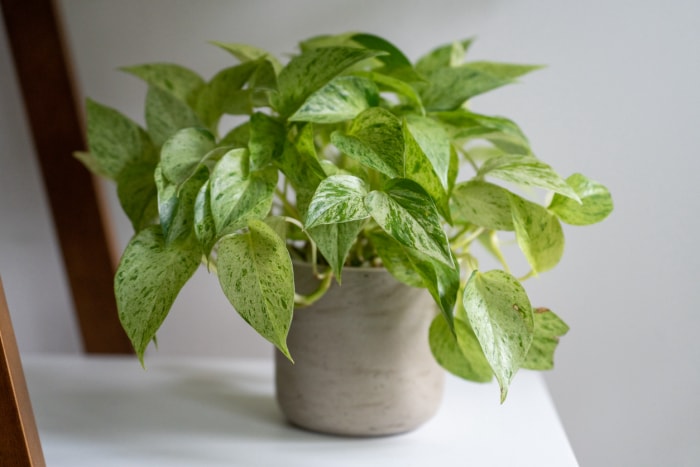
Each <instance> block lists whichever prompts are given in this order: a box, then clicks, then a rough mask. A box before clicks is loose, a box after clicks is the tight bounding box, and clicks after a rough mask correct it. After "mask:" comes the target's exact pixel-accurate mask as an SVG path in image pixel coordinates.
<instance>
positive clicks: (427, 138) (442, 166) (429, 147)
mask: <svg viewBox="0 0 700 467" xmlns="http://www.w3.org/2000/svg"><path fill="white" fill-rule="evenodd" d="M406 125H407V127H408V130H409V132H410V133H411V135H412V136H413V138H414V139H415V141H416V143H418V146H419V147H420V148H421V150H422V151H423V153H424V154H425V156H426V157H427V158H428V160H429V161H430V163H431V164H432V167H433V171H434V172H435V174H437V176H438V177H439V179H440V183H442V186H443V187H444V188H445V189H447V187H448V172H449V168H450V140H449V136H448V134H447V132H446V131H445V130H444V128H443V127H442V125H440V124H439V123H438V122H436V121H435V120H433V119H432V118H428V117H421V116H419V115H407V116H406ZM406 166H407V167H406V170H407V171H408V170H410V169H409V164H408V162H407V163H406Z"/></svg>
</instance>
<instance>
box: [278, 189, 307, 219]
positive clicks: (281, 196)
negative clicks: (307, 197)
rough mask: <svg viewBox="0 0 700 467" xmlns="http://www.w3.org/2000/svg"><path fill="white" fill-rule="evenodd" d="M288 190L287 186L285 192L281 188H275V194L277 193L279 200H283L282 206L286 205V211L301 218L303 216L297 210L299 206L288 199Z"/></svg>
mask: <svg viewBox="0 0 700 467" xmlns="http://www.w3.org/2000/svg"><path fill="white" fill-rule="evenodd" d="M286 191H287V189H286V187H285V191H284V192H282V191H280V189H279V188H275V194H276V195H277V197H278V198H279V200H280V201H282V206H283V207H284V211H285V213H286V214H289V215H290V216H293V217H294V218H296V219H301V216H300V215H299V211H297V208H295V207H294V205H292V203H290V202H289V200H288V199H287V194H286ZM302 229H303V227H302Z"/></svg>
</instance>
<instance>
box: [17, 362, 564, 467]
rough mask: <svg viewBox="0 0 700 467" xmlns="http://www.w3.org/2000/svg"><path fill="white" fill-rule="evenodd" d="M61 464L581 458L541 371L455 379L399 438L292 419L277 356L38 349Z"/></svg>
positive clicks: (49, 427)
mask: <svg viewBox="0 0 700 467" xmlns="http://www.w3.org/2000/svg"><path fill="white" fill-rule="evenodd" d="M23 365H24V371H25V376H26V378H27V384H28V387H29V392H30V396H31V399H32V404H33V407H34V413H35V416H36V420H37V424H38V427H39V435H40V437H41V441H42V445H43V449H44V455H45V457H46V461H47V465H48V466H49V467H53V466H56V467H60V466H69V467H79V466H89V467H95V466H101V467H108V466H120V467H122V466H215V465H226V466H241V467H249V466H250V467H254V466H265V467H270V466H283V467H287V466H289V467H297V466H299V467H315V466H318V467H333V466H352V467H357V466H361V467H371V466H401V467H407V466H419V467H424V466H435V465H443V466H466V465H470V466H537V467H544V466H556V467H565V466H575V465H578V464H577V462H576V459H575V457H574V454H573V451H572V450H571V446H570V445H569V442H568V440H567V438H566V434H565V433H564V430H563V429H562V426H561V423H560V422H559V419H558V417H557V414H556V411H555V409H554V406H553V405H552V401H551V399H550V397H549V395H548V393H547V389H546V386H545V384H544V381H543V379H542V377H541V375H539V374H537V373H533V372H527V371H521V372H520V373H519V374H518V375H517V376H516V378H515V381H514V382H513V385H512V387H511V390H510V392H509V395H508V400H507V401H506V403H505V404H504V405H503V406H501V405H499V402H498V390H497V388H496V387H495V386H494V383H491V384H487V385H480V384H474V383H468V382H465V381H461V380H459V379H457V378H453V377H449V376H448V380H447V385H446V391H445V399H444V402H443V405H442V408H441V409H440V411H439V412H438V414H437V415H436V416H435V418H433V419H432V420H431V421H429V422H428V423H427V424H426V425H424V426H423V427H421V428H419V429H418V430H416V431H414V432H412V433H408V434H404V435H399V436H391V437H383V438H373V439H364V438H363V439H345V438H339V437H333V436H325V435H320V434H315V433H310V432H306V431H302V430H300V429H297V428H293V427H291V426H289V425H288V424H286V423H285V421H284V419H283V417H282V415H281V414H280V412H279V411H278V409H277V406H276V403H275V400H274V395H273V369H272V362H271V360H270V361H266V360H220V359H181V358H178V359H174V358H158V357H156V358H152V357H151V358H148V359H147V360H146V365H147V368H148V369H147V371H143V370H142V369H141V367H140V365H139V364H138V362H137V361H136V360H135V359H134V358H123V357H84V356H32V355H30V356H27V357H25V358H24V359H23Z"/></svg>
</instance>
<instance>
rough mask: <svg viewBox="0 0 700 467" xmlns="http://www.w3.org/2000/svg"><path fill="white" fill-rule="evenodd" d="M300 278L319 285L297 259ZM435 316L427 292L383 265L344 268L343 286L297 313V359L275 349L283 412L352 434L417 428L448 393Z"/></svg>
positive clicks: (304, 286)
mask: <svg viewBox="0 0 700 467" xmlns="http://www.w3.org/2000/svg"><path fill="white" fill-rule="evenodd" d="M295 278H296V279H295V280H296V287H297V290H299V291H301V292H308V291H310V290H314V289H315V285H316V280H315V279H314V278H313V276H312V274H311V268H310V267H309V266H307V265H295ZM434 315H435V305H434V303H433V301H432V298H431V297H430V295H429V294H428V293H427V292H426V291H425V290H423V289H416V288H412V287H408V286H406V285H404V284H401V283H399V282H398V281H396V280H395V279H394V278H393V277H392V276H391V275H390V274H389V273H388V272H387V271H386V270H384V269H368V268H347V269H345V270H344V271H343V283H342V286H338V285H337V284H336V283H334V284H333V285H332V287H331V289H330V290H329V291H328V293H326V295H324V296H323V298H322V299H321V300H319V301H318V302H316V304H314V305H312V306H310V307H305V308H299V309H297V310H295V312H294V320H293V322H292V327H291V330H290V333H289V338H288V341H287V342H288V345H289V349H290V351H291V354H292V357H293V358H294V360H295V364H293V365H292V364H291V363H290V362H289V361H288V360H287V359H286V358H285V357H284V356H282V355H281V354H280V353H279V352H277V354H276V387H277V399H278V402H279V405H280V408H281V409H282V412H283V413H284V414H285V416H286V417H287V418H288V419H289V421H290V422H291V423H293V424H295V425H298V426H300V427H303V428H306V429H309V430H313V431H319V432H324V433H332V434H338V435H347V436H379V435H388V434H396V433H402V432H405V431H409V430H412V429H414V428H416V427H418V426H419V425H421V424H422V423H424V422H425V421H427V420H428V419H429V418H430V417H432V416H433V414H434V413H435V412H436V410H437V408H438V406H439V404H440V401H441V398H442V390H443V383H444V372H443V370H442V369H441V368H440V367H439V366H438V364H437V363H436V362H435V360H434V359H433V356H432V355H431V352H430V348H429V345H428V328H429V326H430V322H431V320H432V318H433V317H434Z"/></svg>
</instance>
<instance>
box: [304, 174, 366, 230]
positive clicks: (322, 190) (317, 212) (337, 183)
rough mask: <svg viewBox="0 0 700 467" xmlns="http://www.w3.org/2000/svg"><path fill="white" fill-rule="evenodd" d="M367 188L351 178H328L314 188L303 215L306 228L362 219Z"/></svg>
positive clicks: (364, 211)
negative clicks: (309, 202)
mask: <svg viewBox="0 0 700 467" xmlns="http://www.w3.org/2000/svg"><path fill="white" fill-rule="evenodd" d="M365 196H367V185H366V184H365V182H364V181H363V180H362V179H359V178H357V177H355V176H353V175H332V176H330V177H328V178H326V179H324V180H323V181H321V183H320V184H319V185H318V188H317V189H316V192H315V193H314V196H313V198H312V199H311V204H310V205H309V209H308V211H307V213H306V219H305V221H304V224H305V225H306V227H307V228H310V227H315V226H317V225H323V224H338V223H341V222H350V221H357V220H362V219H366V218H367V217H369V213H368V212H367V209H366V208H365V204H364V199H365Z"/></svg>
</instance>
